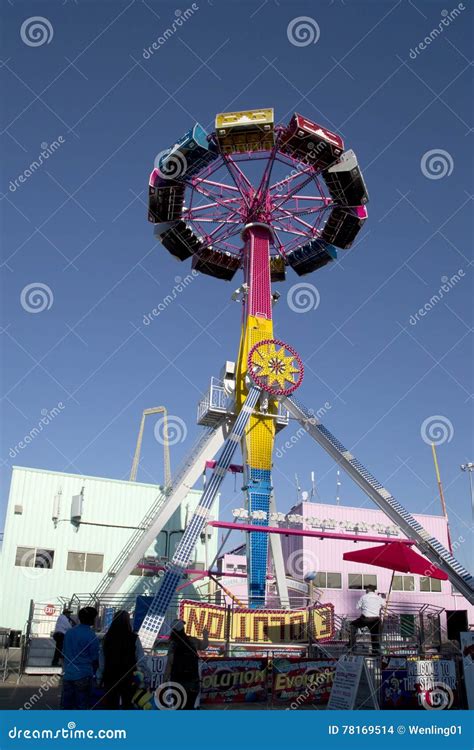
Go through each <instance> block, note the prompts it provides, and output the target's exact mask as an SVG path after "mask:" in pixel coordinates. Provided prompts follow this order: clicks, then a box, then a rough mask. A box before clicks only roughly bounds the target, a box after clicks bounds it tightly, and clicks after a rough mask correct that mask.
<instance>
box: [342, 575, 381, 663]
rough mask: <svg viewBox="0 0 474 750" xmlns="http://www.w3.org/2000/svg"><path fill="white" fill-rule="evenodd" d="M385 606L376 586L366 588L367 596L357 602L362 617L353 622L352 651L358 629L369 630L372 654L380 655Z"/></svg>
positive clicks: (350, 643) (350, 642) (350, 646)
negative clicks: (381, 614) (381, 618)
mask: <svg viewBox="0 0 474 750" xmlns="http://www.w3.org/2000/svg"><path fill="white" fill-rule="evenodd" d="M384 606H385V601H384V600H383V599H382V597H381V596H379V595H378V594H376V589H375V586H371V585H370V586H366V589H365V594H364V595H363V596H361V598H360V599H359V601H358V602H357V609H360V611H361V615H360V617H358V618H357V619H356V620H353V621H352V622H351V634H350V640H349V649H350V650H352V649H353V648H354V645H355V640H356V632H357V629H358V628H368V629H369V630H370V636H371V640H372V653H373V654H380V610H381V609H382V607H384Z"/></svg>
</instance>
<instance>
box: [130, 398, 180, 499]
mask: <svg viewBox="0 0 474 750" xmlns="http://www.w3.org/2000/svg"><path fill="white" fill-rule="evenodd" d="M152 414H163V469H164V485H165V487H168V486H169V485H170V484H171V459H170V446H169V441H168V412H167V411H166V406H153V407H152V408H151V409H144V410H143V414H142V419H141V422H140V429H139V430H138V438H137V445H136V448H135V455H134V456H133V463H132V469H131V471H130V481H131V482H135V480H136V478H137V471H138V465H139V463H140V453H141V450H142V442H143V431H144V429H145V419H146V418H147V417H149V416H151V415H152Z"/></svg>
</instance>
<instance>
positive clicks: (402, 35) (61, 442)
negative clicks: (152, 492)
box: [0, 0, 474, 563]
mask: <svg viewBox="0 0 474 750" xmlns="http://www.w3.org/2000/svg"><path fill="white" fill-rule="evenodd" d="M461 5H462V4H461ZM188 7H191V5H190V4H189V6H188V5H186V7H185V6H184V5H182V6H180V7H177V6H176V4H174V3H168V2H154V0H147V2H140V1H139V0H135V2H128V3H127V2H120V1H119V2H106V1H105V0H96V1H95V2H85V1H84V0H79V2H73V1H71V0H67V2H62V1H61V0H57V2H42V1H40V2H22V1H21V0H16V1H15V2H14V3H9V2H6V1H4V2H3V3H2V14H3V22H4V23H3V52H2V60H3V61H4V65H3V67H2V69H1V71H0V75H1V81H2V88H3V92H4V97H3V107H2V112H1V123H2V125H1V133H2V134H1V140H0V143H1V150H2V163H3V171H2V185H1V192H2V196H3V199H2V202H1V215H2V226H3V236H4V242H3V265H2V269H1V273H2V276H1V282H2V318H3V322H2V337H1V339H2V362H3V368H2V369H3V386H2V391H3V400H2V430H1V437H2V445H1V454H0V458H1V459H2V461H3V464H2V480H1V504H2V512H3V510H4V507H5V504H6V500H7V495H8V486H9V481H10V474H11V470H10V467H11V465H12V464H18V465H25V466H36V467H41V468H49V469H54V470H64V471H69V472H73V473H79V474H92V475H99V476H109V477H116V478H120V477H126V476H127V475H128V472H129V469H130V464H131V459H132V455H133V450H134V444H135V440H136V433H137V429H138V423H139V418H140V415H141V412H142V410H143V409H144V408H146V407H150V406H155V405H159V404H164V405H166V407H167V408H168V410H169V412H170V414H171V415H173V416H176V417H179V418H180V419H181V420H183V421H184V423H185V425H186V429H185V432H186V439H185V440H184V441H183V442H179V443H177V444H176V445H175V446H173V448H172V464H173V466H174V467H176V466H177V464H178V463H179V461H180V460H181V458H182V457H183V456H184V455H185V453H186V450H187V449H188V448H189V447H190V445H191V444H192V442H193V441H194V439H195V437H196V436H197V434H198V429H199V428H198V427H197V426H196V424H195V410H196V403H197V401H198V399H199V397H200V395H201V393H202V392H203V391H204V390H205V389H206V388H207V384H208V381H209V378H210V376H211V375H217V374H218V372H219V370H220V368H221V365H222V363H223V361H224V360H225V359H228V358H233V357H235V354H236V350H237V346H238V339H239V319H240V311H239V308H238V307H237V305H236V304H235V303H232V302H231V301H230V295H231V293H232V291H233V290H234V288H235V287H236V286H237V285H238V281H237V280H236V279H234V281H233V282H231V283H230V284H229V283H224V282H219V281H217V280H215V279H212V278H210V277H205V276H199V277H197V278H196V279H194V280H193V281H192V283H190V284H189V285H188V286H187V288H186V289H185V290H184V291H183V292H182V293H181V294H179V295H178V296H177V299H176V300H175V301H174V302H173V304H172V305H169V306H168V307H167V308H166V310H164V311H163V312H162V313H161V314H160V315H159V316H158V317H155V318H154V319H153V321H152V322H151V323H150V324H149V325H147V326H146V325H144V323H143V318H144V316H145V315H146V314H147V313H149V312H150V311H151V310H152V309H153V308H154V307H156V306H157V305H158V304H159V303H160V302H161V301H162V300H163V299H164V298H165V297H166V296H167V295H168V294H169V293H170V292H172V290H173V287H174V285H175V283H176V281H175V277H176V276H178V275H179V276H181V277H184V276H186V274H187V273H189V272H190V266H189V263H186V264H181V265H178V264H177V263H176V261H175V260H174V259H173V258H172V257H171V256H169V255H168V254H167V252H166V251H165V250H164V249H163V248H161V247H160V246H159V245H158V244H157V243H156V242H155V241H154V238H153V232H152V227H151V225H150V224H148V223H147V221H146V194H147V178H148V174H149V172H150V169H151V168H152V165H153V159H154V156H155V154H156V153H157V152H159V151H161V150H163V149H165V148H166V147H168V146H169V145H171V144H172V143H173V142H174V141H175V140H176V138H177V137H179V136H181V135H182V133H184V132H185V131H186V130H187V129H188V128H189V127H190V126H191V125H192V124H193V123H194V122H195V121H199V122H200V123H201V124H202V125H204V127H207V128H208V129H212V124H213V120H214V116H215V114H216V113H217V112H220V111H229V110H239V109H249V108H254V107H262V106H266V107H274V109H275V113H276V120H277V121H278V122H282V123H285V122H287V121H288V120H289V118H290V116H291V114H292V113H293V112H294V111H298V112H301V113H302V114H304V115H305V116H307V117H309V118H310V119H313V120H315V121H316V122H319V123H321V124H322V125H326V126H327V127H329V128H331V129H333V130H336V131H337V132H340V133H341V134H342V135H343V136H344V138H345V142H346V146H348V147H351V148H354V150H355V151H356V152H357V155H358V157H359V162H360V164H361V167H362V169H363V171H364V175H365V179H366V182H367V186H368V190H369V194H370V203H369V207H368V208H369V220H368V222H367V223H366V225H365V227H364V229H363V232H362V233H361V234H360V235H359V239H358V241H357V243H356V245H355V247H354V248H353V249H352V250H350V251H348V252H344V251H341V252H340V256H339V257H340V261H339V262H338V263H337V264H334V265H333V266H332V267H330V268H326V269H324V270H322V271H320V272H318V273H316V274H314V275H312V276H309V277H305V278H304V279H299V278H298V277H297V276H295V275H294V274H293V273H292V272H291V271H289V272H288V275H287V280H286V283H285V284H279V285H277V287H276V288H277V290H278V291H279V292H280V294H281V299H280V302H279V304H278V306H277V307H276V308H275V330H276V334H277V335H278V336H279V337H280V338H283V339H284V340H286V341H288V342H289V343H291V344H293V345H294V346H295V347H296V348H297V350H298V351H299V352H300V353H301V355H302V357H303V360H304V361H305V364H306V374H305V380H304V383H303V385H302V387H301V390H300V393H299V395H300V397H301V399H302V400H303V402H304V403H306V404H307V405H308V406H313V407H314V408H315V409H318V408H320V407H321V406H322V405H323V404H324V403H325V402H328V403H329V404H330V409H328V410H327V415H326V416H325V421H326V423H327V425H328V426H329V428H330V429H332V431H333V432H334V433H335V434H336V435H337V436H338V437H339V439H340V440H342V442H344V443H345V444H346V445H347V446H348V447H349V448H351V449H353V452H354V453H355V454H356V455H357V456H358V457H359V459H360V460H361V461H362V462H363V463H364V464H365V465H367V466H368V467H369V468H370V469H371V471H372V472H373V473H374V474H375V475H376V476H377V477H378V478H379V479H380V480H381V481H382V482H383V483H384V484H385V485H386V486H388V487H389V488H390V490H391V491H392V492H393V493H394V494H395V496H396V497H397V498H398V499H399V501H400V502H401V503H402V504H404V505H405V506H406V507H407V508H408V509H409V510H410V511H412V512H427V513H438V512H439V501H438V497H437V490H436V482H435V475H434V470H433V465H432V458H431V450H430V448H429V445H427V443H426V442H424V440H423V439H422V435H421V427H422V425H423V423H424V422H425V420H430V423H431V422H432V421H434V422H440V420H441V424H442V427H443V429H444V432H443V433H442V434H443V436H444V437H445V439H443V437H442V438H441V440H442V442H441V444H440V445H439V447H438V456H439V461H440V465H441V471H442V477H443V481H444V485H445V493H446V498H447V502H448V507H449V511H450V518H451V525H452V536H453V538H454V539H456V538H458V537H460V536H462V537H463V538H464V539H466V540H468V539H469V533H470V532H469V524H470V518H471V512H470V501H469V491H468V480H467V476H466V475H465V474H463V473H462V472H461V471H460V469H459V465H460V463H462V462H465V461H469V460H473V455H474V452H473V446H472V393H471V391H472V361H473V360H472V343H470V339H469V329H470V327H471V326H472V265H470V263H471V262H472V261H470V260H469V257H470V252H469V238H470V237H471V236H472V225H471V221H472V219H471V217H472V202H471V201H472V198H471V195H470V194H471V193H472V186H471V182H470V176H471V166H472V165H471V161H470V157H469V149H470V147H471V149H472V146H471V139H472V131H471V130H470V128H471V122H470V120H471V114H472V112H471V96H470V89H469V85H470V80H469V78H470V72H469V67H468V66H469V47H470V32H469V29H470V27H471V25H472V9H471V8H469V6H468V4H467V3H466V9H465V10H461V11H460V12H459V16H457V17H453V19H452V20H451V19H449V18H448V20H449V21H450V22H449V23H447V20H446V19H447V17H446V14H444V15H442V11H444V10H447V11H452V9H453V8H454V7H458V6H457V5H456V6H455V5H453V6H452V7H451V5H447V4H445V3H444V2H442V3H437V2H429V3H428V2H421V0H417V2H405V1H402V2H392V1H391V2H375V1H374V2H349V1H348V2H342V1H339V0H336V1H335V2H329V1H328V2H318V3H314V2H313V3H312V2H289V0H288V1H287V2H283V1H280V2H278V3H277V2H276V1H275V2H273V1H272V0H267V2H261V0H248V1H246V2H241V1H239V2H224V1H223V0H209V2H206V1H205V0H201V1H200V2H198V3H196V4H195V7H196V8H197V9H196V10H194V11H193V13H192V14H190V15H189V17H188V19H187V20H186V22H185V23H182V25H181V26H180V27H179V28H178V29H177V30H176V32H175V33H174V34H173V35H171V37H170V38H169V39H167V41H166V43H165V44H163V45H162V46H161V47H160V48H159V49H158V50H156V51H154V53H153V55H150V56H149V57H148V59H146V55H145V57H144V55H143V51H144V49H146V48H148V47H149V46H150V45H152V43H153V42H154V41H155V40H156V39H158V37H160V36H161V35H162V34H163V32H164V31H165V30H166V29H167V28H169V27H170V26H171V25H172V23H173V20H174V19H176V18H177V17H178V16H179V12H178V13H177V11H179V10H181V11H182V12H184V11H185V10H186V8H188ZM463 7H464V6H463ZM32 16H42V17H43V18H45V19H46V20H47V21H48V24H49V25H48V24H46V25H45V24H44V22H43V28H44V29H45V37H44V43H41V44H37V43H36V42H37V41H38V37H36V40H35V38H33V42H34V45H32V44H31V43H30V44H27V43H25V41H24V40H23V38H22V34H21V33H20V32H21V28H22V24H23V23H24V22H25V21H26V20H27V19H29V18H31V17H32ZM302 16H307V17H309V19H310V21H309V23H310V25H312V29H313V32H314V33H313V37H318V38H317V40H316V38H314V39H313V41H312V42H311V43H308V44H306V43H305V44H303V45H299V46H298V45H295V44H294V43H292V42H291V41H290V39H289V37H288V33H287V30H288V26H289V24H290V23H291V22H292V21H293V20H294V19H298V18H300V17H302ZM443 18H444V19H445V21H446V24H445V25H442V24H441V25H442V29H443V30H442V32H440V33H439V34H437V35H433V39H432V40H430V42H431V43H429V45H424V46H425V49H420V47H419V44H420V42H423V40H424V39H425V37H427V36H428V35H429V34H430V33H431V32H432V30H433V29H435V28H436V29H437V28H439V24H440V21H441V20H442V19H443ZM316 24H317V26H316ZM316 29H317V30H318V33H316ZM26 33H27V31H26V30H24V31H23V37H25V34H26ZM318 34H319V36H318ZM27 38H28V37H27ZM30 42H31V40H30ZM417 47H418V51H416V49H415V48H417ZM410 51H412V54H411V56H410ZM55 141H56V143H59V146H55V147H54V150H53V153H51V155H50V157H49V158H48V159H47V161H45V163H44V164H43V165H42V166H41V167H40V168H38V169H37V170H35V171H34V172H33V173H32V174H31V176H28V177H27V178H25V179H23V180H22V181H21V182H20V181H19V176H20V175H22V174H24V170H26V169H27V168H28V166H29V165H30V163H31V162H32V161H33V160H35V159H37V158H38V156H39V154H40V152H41V150H42V149H44V144H53V143H54V142H55ZM42 144H43V145H42ZM429 152H435V154H434V161H433V156H431V155H430V153H429ZM436 152H442V153H441V155H440V157H439V159H437V157H436ZM423 165H426V166H423ZM437 169H439V170H440V171H436V170H437ZM430 170H431V172H430ZM444 172H446V174H444V176H442V174H443V173H444ZM15 180H16V183H15ZM12 184H13V187H12ZM460 271H462V273H459V272H460ZM454 274H458V280H457V281H455V283H453V284H452V285H451V288H450V289H449V291H448V292H446V293H445V295H444V298H443V299H442V300H440V301H439V302H438V303H436V304H434V305H432V309H430V310H429V311H428V313H427V314H426V315H425V316H424V317H419V319H418V320H416V319H415V323H414V324H413V318H412V322H411V323H410V318H411V316H414V315H415V314H416V313H417V311H418V310H419V309H420V308H422V307H423V306H424V305H425V304H426V303H427V302H428V301H429V300H430V299H431V298H432V297H433V295H434V294H436V293H437V292H438V290H439V288H440V286H441V284H442V283H443V282H442V280H441V279H442V278H444V277H448V278H451V277H453V275H454ZM300 281H304V282H307V283H309V284H311V285H313V286H314V287H315V288H316V289H317V292H318V294H319V299H320V303H319V306H318V307H317V308H316V309H312V310H310V311H308V312H305V313H301V312H294V311H293V310H291V308H290V307H289V305H288V302H287V294H288V293H289V292H290V290H291V288H292V286H293V285H294V284H296V283H298V282H300ZM234 282H235V283H234ZM37 284H43V285H46V286H47V287H48V288H49V290H46V295H47V309H44V310H43V311H42V312H36V313H33V312H30V311H28V309H25V307H26V308H28V302H26V304H25V299H26V300H28V299H29V297H28V294H29V292H28V290H27V291H25V289H27V288H28V287H29V285H37ZM43 289H44V287H43ZM22 295H23V296H22ZM22 300H23V304H22ZM60 402H61V403H62V404H63V405H64V408H63V409H62V410H61V411H60V414H58V415H57V416H56V417H55V418H54V419H53V420H52V421H51V423H50V424H49V425H47V427H45V429H44V430H43V431H42V432H41V434H40V435H38V436H37V437H35V439H34V440H32V442H31V443H30V444H29V445H28V446H27V447H25V448H24V449H20V450H18V451H16V452H17V455H16V456H15V457H14V458H12V456H11V453H12V449H13V453H15V446H18V444H19V442H20V441H21V440H22V439H23V438H24V436H25V435H26V434H28V433H29V432H30V430H32V428H34V427H35V426H36V425H37V424H38V422H39V420H40V419H41V416H42V410H45V409H46V410H48V411H50V410H51V409H53V408H54V407H57V405H58V404H59V403H60ZM434 417H436V419H434V420H433V419H432V418H434ZM295 431H296V428H295V427H294V426H290V427H288V428H287V429H286V430H285V431H283V432H282V433H280V435H279V436H278V437H277V441H276V447H279V446H281V445H282V444H283V443H284V442H285V440H288V439H289V438H290V437H291V435H292V434H294V433H295ZM312 470H314V471H315V472H316V475H317V483H318V491H319V496H320V498H321V500H323V501H329V502H330V501H332V500H333V499H334V497H335V489H336V473H335V471H336V470H335V467H334V466H333V464H332V463H331V461H330V460H329V458H327V457H326V456H325V455H324V454H323V453H322V452H321V450H320V449H319V448H317V447H316V446H313V445H312V444H311V442H310V441H309V439H306V438H302V439H301V440H299V441H298V443H297V446H296V447H293V448H291V450H289V451H288V452H287V453H286V456H285V457H284V458H283V459H281V460H277V462H276V467H275V472H274V483H275V488H276V493H277V502H278V505H279V509H281V510H286V509H287V508H289V507H290V505H291V504H292V503H293V502H294V500H295V496H296V491H295V483H294V473H295V472H297V473H298V475H299V477H300V483H301V485H302V486H303V487H308V485H309V476H310V472H311V471H312ZM139 478H140V479H142V481H160V480H161V478H162V455H161V446H160V445H159V444H158V443H157V441H156V440H155V438H154V436H153V422H151V424H150V425H149V426H148V429H147V432H146V436H145V443H144V450H143V462H142V468H141V472H140V474H139ZM341 498H342V502H343V504H346V505H351V504H358V503H365V502H366V500H365V498H364V497H363V496H362V495H361V493H360V491H359V490H358V489H357V488H356V487H355V486H353V485H352V484H351V482H350V480H349V479H345V478H344V477H343V478H342V488H341ZM367 502H368V501H367ZM222 504H223V506H226V508H227V509H226V510H224V511H223V514H222V515H223V517H226V518H229V517H230V513H229V509H230V508H232V507H236V506H239V505H241V504H242V502H241V500H240V498H239V494H238V492H237V493H234V486H233V482H231V481H230V480H229V481H228V482H227V483H226V484H225V486H224V489H223V496H222ZM469 546H470V545H469V544H462V545H461V547H460V551H459V557H460V558H461V559H462V560H463V561H464V562H465V563H468V562H469V560H468V547H469Z"/></svg>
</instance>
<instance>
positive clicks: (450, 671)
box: [380, 657, 459, 711]
mask: <svg viewBox="0 0 474 750" xmlns="http://www.w3.org/2000/svg"><path fill="white" fill-rule="evenodd" d="M380 701H381V708H382V709H419V710H425V709H426V710H438V711H439V710H445V709H451V708H458V706H459V696H458V692H457V675H456V664H455V662H454V661H451V660H447V659H413V658H403V657H387V658H385V659H382V684H381V688H380Z"/></svg>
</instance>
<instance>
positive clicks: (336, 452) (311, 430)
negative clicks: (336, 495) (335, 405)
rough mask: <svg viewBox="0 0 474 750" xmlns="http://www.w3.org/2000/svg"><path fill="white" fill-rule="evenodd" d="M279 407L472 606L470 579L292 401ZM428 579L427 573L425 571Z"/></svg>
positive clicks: (473, 580) (472, 583)
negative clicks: (415, 545)
mask: <svg viewBox="0 0 474 750" xmlns="http://www.w3.org/2000/svg"><path fill="white" fill-rule="evenodd" d="M282 403H283V405H284V406H285V407H286V408H287V409H288V411H289V412H290V414H291V415H292V416H293V417H295V419H297V420H298V422H299V423H300V424H301V425H302V426H303V427H304V428H305V430H306V432H307V433H308V434H309V435H310V436H311V437H312V438H313V439H314V440H316V442H317V443H319V445H321V446H322V447H323V448H324V450H325V451H326V452H327V453H329V455H330V456H331V457H332V458H333V459H334V460H335V461H337V463H338V464H339V465H340V466H341V467H342V468H343V469H344V471H345V472H346V473H347V474H349V476H350V477H351V479H353V480H354V481H355V482H356V483H357V484H358V485H359V487H360V488H361V489H362V490H363V491H364V492H365V493H366V495H368V496H369V497H370V498H371V499H372V500H373V501H374V503H375V504H376V505H378V507H379V508H380V509H381V510H383V512H384V513H385V514H386V515H387V516H388V517H389V518H390V519H391V520H392V521H393V522H394V523H395V524H396V525H397V526H398V527H399V528H400V529H401V530H402V531H403V533H404V534H406V535H407V536H408V537H409V538H410V539H413V540H414V541H415V542H416V544H417V547H418V548H419V549H420V551H421V552H422V553H423V554H424V555H425V556H426V557H427V558H428V559H429V560H430V561H431V562H432V563H434V565H436V566H437V567H438V568H441V570H443V571H444V572H445V573H446V574H447V575H448V578H449V580H450V581H451V583H452V584H453V586H455V587H456V589H457V590H458V591H459V592H460V593H461V594H463V595H464V596H465V597H466V599H467V600H468V601H469V602H470V603H471V604H474V578H473V576H472V575H471V574H470V573H469V572H468V571H467V570H466V569H465V568H463V566H462V565H460V564H459V563H458V561H457V560H456V559H455V558H454V557H453V556H452V555H451V554H450V553H449V552H448V550H447V549H445V548H444V547H443V545H442V544H440V543H439V542H438V540H437V539H435V538H434V537H432V536H431V535H430V534H429V533H428V532H427V531H426V530H425V529H424V528H423V527H422V526H421V524H420V523H418V521H416V520H415V519H414V518H413V516H412V515H410V513H408V511H406V510H405V508H404V507H403V506H402V505H400V503H399V502H397V500H395V498H394V497H393V495H391V494H390V492H389V491H388V490H387V489H385V487H384V486H383V485H382V484H381V483H380V482H379V481H377V479H375V477H374V476H372V474H371V473H370V472H369V471H368V470H367V469H366V468H365V466H363V465H362V464H361V463H360V462H359V461H358V460H357V459H356V458H355V457H354V456H353V455H352V453H350V452H349V451H348V450H347V449H346V448H345V447H344V446H343V445H342V443H340V442H339V440H338V439H337V438H336V437H334V435H333V434H332V433H331V432H329V430H328V429H327V428H326V427H324V425H323V424H322V423H321V422H320V421H319V419H317V418H316V417H315V416H314V413H313V412H311V411H310V410H309V409H306V407H304V406H303V405H302V404H300V403H299V402H298V401H296V400H295V399H294V398H285V399H283V402H282ZM427 575H428V576H429V571H427Z"/></svg>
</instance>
